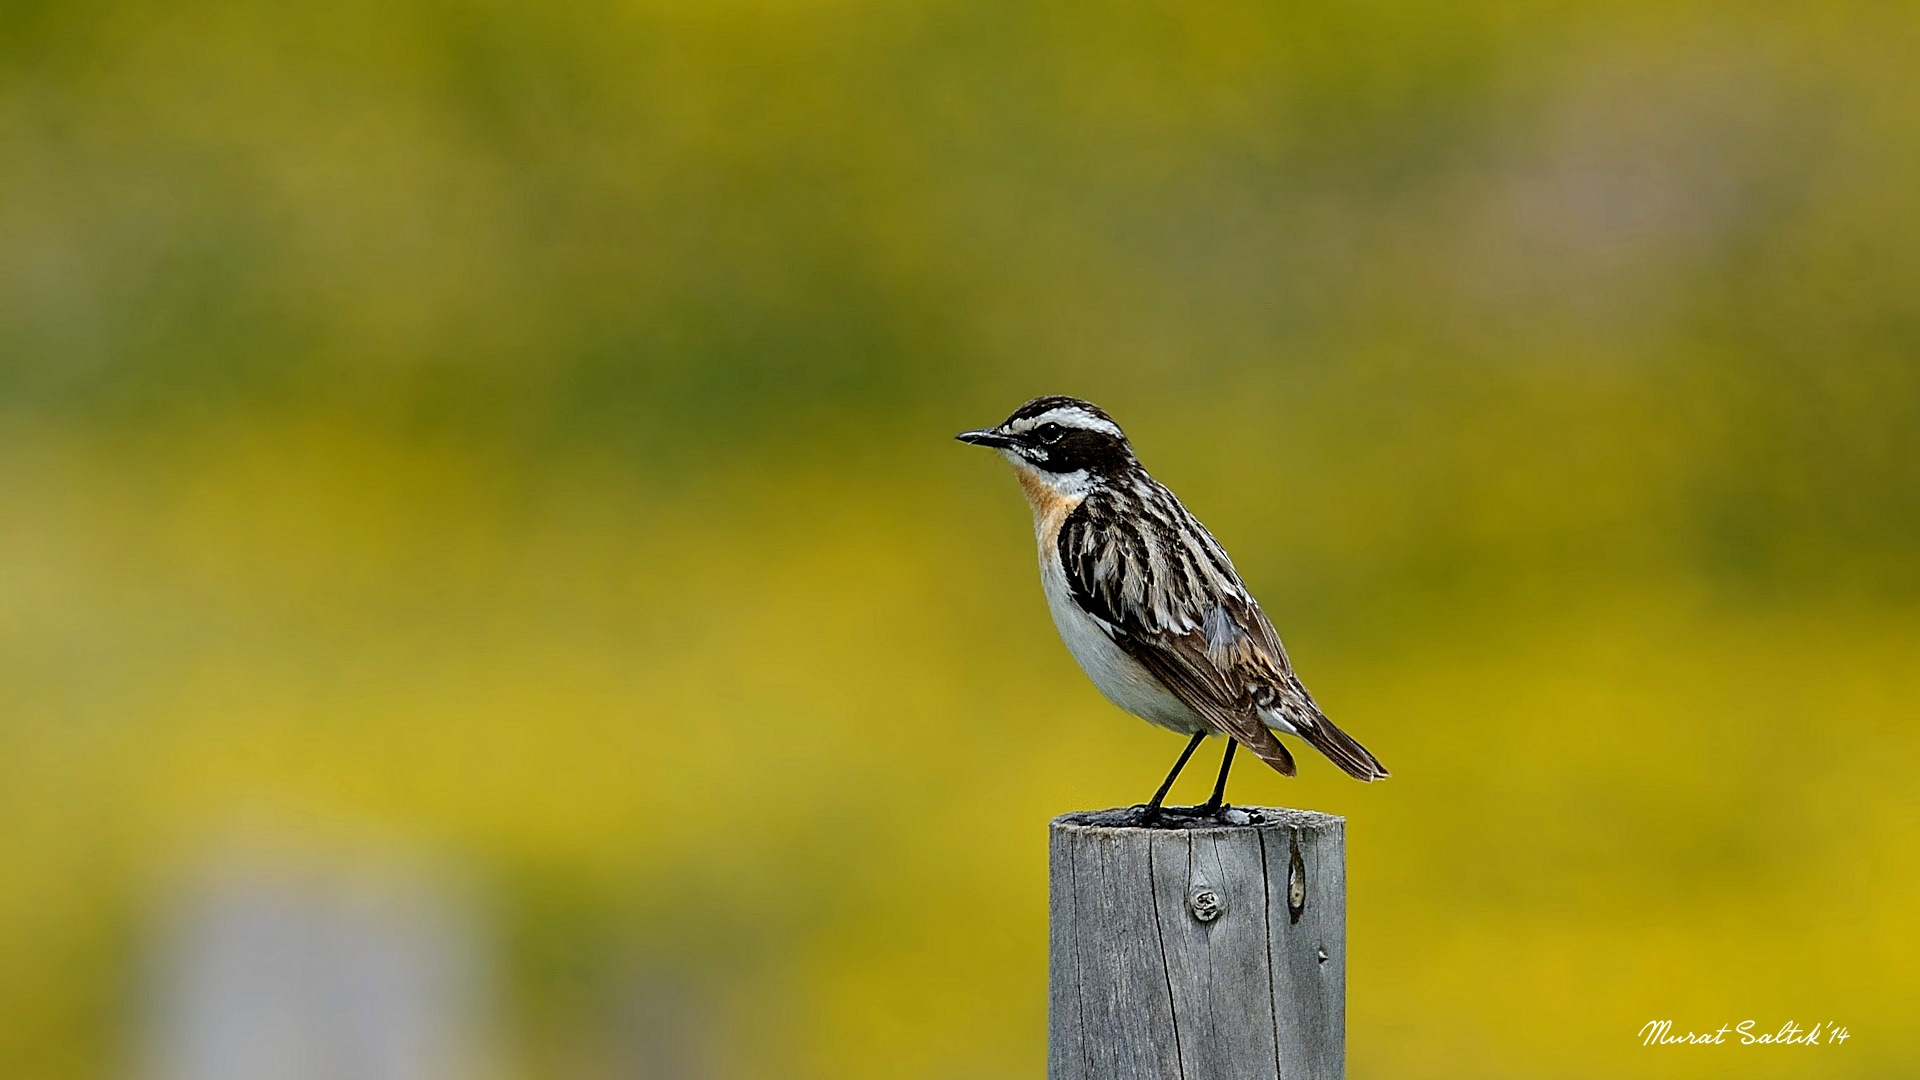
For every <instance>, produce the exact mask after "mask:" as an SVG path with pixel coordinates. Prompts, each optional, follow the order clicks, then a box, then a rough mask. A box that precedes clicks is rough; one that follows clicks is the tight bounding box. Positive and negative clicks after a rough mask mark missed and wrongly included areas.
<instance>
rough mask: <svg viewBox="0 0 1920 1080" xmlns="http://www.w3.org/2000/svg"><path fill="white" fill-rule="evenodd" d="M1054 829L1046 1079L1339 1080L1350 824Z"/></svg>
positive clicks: (1249, 817) (1290, 821) (1112, 814)
mask: <svg viewBox="0 0 1920 1080" xmlns="http://www.w3.org/2000/svg"><path fill="white" fill-rule="evenodd" d="M1229 813H1230V814H1231V815H1232V817H1233V820H1234V821H1235V822H1239V821H1242V820H1244V821H1245V823H1244V824H1237V823H1236V824H1220V823H1218V822H1214V821H1204V822H1203V821H1196V820H1185V821H1182V820H1180V819H1177V818H1176V819H1174V820H1172V821H1170V822H1169V823H1168V824H1169V825H1170V826H1173V827H1161V828H1155V829H1142V828H1138V827H1132V826H1130V825H1128V824H1127V822H1129V821H1130V820H1132V819H1133V816H1134V811H1131V810H1104V811H1096V812H1091V813H1080V814H1067V815H1065V816H1063V817H1058V818H1055V819H1054V820H1053V825H1052V843H1051V845H1050V847H1051V850H1050V856H1049V861H1050V863H1051V879H1052V888H1051V894H1052V895H1051V897H1050V907H1051V933H1050V935H1049V939H1050V947H1049V957H1048V981H1049V983H1050V987H1049V989H1050V994H1049V997H1048V1006H1047V1077H1048V1080H1158V1078H1162V1077H1164V1078H1167V1080H1239V1078H1249V1080H1250V1078H1255V1077H1257V1078H1260V1080H1276V1078H1277V1080H1340V1078H1342V1077H1344V1076H1345V1074H1346V987H1347V979H1346V960H1347V883H1346V877H1347V875H1346V835H1345V833H1346V820H1345V819H1344V818H1339V817H1334V816H1333V815H1330V814H1317V813H1313V812H1310V811H1305V810H1283V809H1270V808H1256V807H1236V808H1234V809H1233V810H1231V811H1229Z"/></svg>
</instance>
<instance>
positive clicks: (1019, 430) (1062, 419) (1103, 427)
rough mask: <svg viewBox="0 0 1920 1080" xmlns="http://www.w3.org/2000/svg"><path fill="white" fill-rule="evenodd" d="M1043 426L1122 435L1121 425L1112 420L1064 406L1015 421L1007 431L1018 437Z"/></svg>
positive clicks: (1077, 408)
mask: <svg viewBox="0 0 1920 1080" xmlns="http://www.w3.org/2000/svg"><path fill="white" fill-rule="evenodd" d="M1041 424H1059V425H1060V426H1061V427H1070V428H1080V429H1081V430H1083V431H1104V432H1106V433H1107V434H1109V435H1113V436H1118V435H1119V434H1120V427H1119V425H1117V424H1115V423H1114V422H1113V421H1111V420H1102V419H1101V418H1099V417H1097V416H1095V415H1093V414H1092V413H1090V412H1088V411H1087V410H1085V409H1082V408H1080V407H1078V406H1075V405H1062V406H1060V407H1059V408H1056V409H1048V410H1047V411H1046V412H1043V413H1041V414H1040V415H1039V416H1034V417H1029V418H1027V419H1025V420H1015V421H1014V422H1013V423H1011V424H1008V425H1007V430H1008V431H1011V432H1013V433H1014V434H1016V435H1021V434H1025V433H1026V432H1029V431H1032V430H1033V429H1034V428H1037V427H1039V426H1040V425H1041Z"/></svg>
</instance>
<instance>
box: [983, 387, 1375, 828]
mask: <svg viewBox="0 0 1920 1080" xmlns="http://www.w3.org/2000/svg"><path fill="white" fill-rule="evenodd" d="M955 437H956V438H958V439H959V440H960V441H961V442H966V443H973V444H974V445H976V446H987V447H991V448H993V449H995V450H998V451H1000V454H1001V456H1003V457H1005V458H1006V459H1007V460H1008V461H1009V462H1011V463H1012V464H1013V469H1014V474H1015V476H1016V477H1017V478H1018V479H1019V481H1020V488H1021V490H1022V491H1024V492H1025V493H1026V496H1027V502H1029V503H1030V504H1032V506H1033V526H1034V532H1035V533H1036V535H1037V536H1038V539H1039V542H1040V584H1041V586H1042V588H1044V589H1045V591H1046V595H1047V607H1048V608H1049V609H1050V610H1051V611H1052V612H1053V623H1054V626H1056V627H1057V628H1058V629H1059V631H1060V637H1061V638H1062V639H1063V640H1064V641H1065V642H1066V645H1067V649H1068V651H1070V652H1072V653H1073V658H1074V659H1075V660H1077V661H1079V662H1080V667H1081V668H1082V669H1083V670H1084V671H1086V673H1087V676H1088V678H1091V679H1092V680H1093V684H1094V685H1095V686H1096V687H1098V688H1099V689H1100V692H1101V693H1102V694H1104V695H1106V698H1107V700H1108V701H1111V702H1113V703H1114V704H1115V705H1118V706H1120V707H1121V708H1122V709H1125V710H1127V711H1128V712H1130V713H1132V714H1134V715H1135V716H1138V717H1140V718H1141V719H1143V720H1146V721H1149V722H1150V723H1154V724H1158V725H1160V726H1161V727H1164V728H1169V729H1171V730H1173V731H1177V732H1180V733H1181V734H1183V735H1191V736H1192V739H1191V740H1189V741H1188V743H1187V748H1186V749H1185V750H1184V751H1182V752H1181V754H1180V760H1178V761H1176V762H1175V763H1174V766H1173V771H1172V772H1170V773H1168V774H1167V779H1166V782H1165V783H1162V784H1161V785H1160V789H1159V790H1158V791H1156V792H1154V794H1153V798H1152V799H1151V800H1150V801H1149V802H1147V804H1146V805H1145V806H1144V807H1143V808H1142V818H1143V820H1145V821H1148V822H1151V821H1153V820H1156V819H1157V818H1158V817H1159V816H1160V813H1161V805H1160V804H1161V802H1162V801H1163V800H1164V799H1165V798H1166V796H1167V791H1168V790H1169V789H1170V788H1172V787H1173V781H1174V778H1175V777H1177V776H1179V775H1180V770H1181V769H1183V768H1185V767H1186V764H1187V759H1188V758H1190V757H1192V756H1193V752H1194V750H1196V749H1197V748H1198V747H1199V746H1200V741H1201V740H1202V739H1204V738H1206V737H1207V736H1208V735H1225V736H1227V738H1228V740H1229V741H1228V743H1227V749H1226V753H1225V755H1224V756H1223V758H1222V760H1221V763H1220V776H1219V779H1218V780H1216V781H1215V783H1214V787H1213V797H1212V798H1210V799H1209V800H1207V802H1206V804H1205V805H1204V806H1201V807H1198V808H1196V810H1197V812H1198V813H1201V814H1206V815H1211V814H1216V813H1218V812H1219V811H1220V809H1221V808H1222V806H1223V805H1224V804H1223V802H1222V800H1223V799H1224V798H1225V795H1226V787H1227V773H1228V771H1229V770H1230V769H1231V768H1232V767H1233V751H1234V747H1235V746H1239V745H1244V746H1245V747H1246V748H1247V749H1248V750H1251V751H1252V752H1253V753H1254V754H1256V755H1258V756H1259V758H1260V760H1262V761H1264V762H1266V763H1267V764H1269V765H1271V766H1273V767H1274V768H1275V769H1276V770H1278V771H1279V772H1280V773H1281V775H1283V776H1292V775H1293V774H1294V764H1293V755H1291V754H1289V753H1288V752H1287V748H1286V746H1285V745H1284V744H1283V743H1281V742H1280V740H1279V739H1277V738H1275V737H1274V732H1279V733H1281V734H1284V735H1296V736H1299V737H1300V738H1301V739H1302V740H1304V741H1305V742H1306V743H1307V744H1308V745H1309V746H1312V747H1313V748H1314V749H1316V750H1318V751H1320V752H1321V753H1322V754H1325V755H1326V756H1327V757H1328V758H1329V759H1331V760H1332V761H1333V763H1334V764H1335V765H1338V766H1340V767H1341V768H1342V769H1344V770H1346V772H1347V774H1348V775H1350V776H1353V777H1355V778H1356V779H1360V780H1374V779H1377V778H1379V777H1383V776H1386V775H1387V770H1386V766H1384V765H1381V764H1380V762H1379V759H1377V758H1375V757H1374V756H1373V755H1372V754H1370V753H1368V752H1367V749H1366V747H1363V746H1361V745H1360V744H1359V743H1357V742H1355V741H1354V740H1353V737H1352V736H1350V735H1348V734H1347V733H1346V732H1344V731H1341V730H1340V729H1339V728H1337V727H1335V726H1334V725H1333V721H1331V720H1328V719H1327V718H1326V716H1325V715H1324V714H1323V713H1321V711H1320V709H1319V706H1317V705H1315V704H1314V703H1313V696H1312V695H1311V694H1308V693H1307V688H1306V687H1305V686H1302V685H1301V684H1300V679H1299V678H1298V677H1297V676H1295V675H1294V673H1293V665H1291V664H1289V663H1288V662H1287V652H1286V650H1285V649H1284V648H1282V647H1281V645H1280V636H1279V635H1278V634H1276V633H1275V632H1274V629H1273V624H1272V623H1270V622H1268V621H1267V617H1266V615H1265V614H1264V613H1262V612H1261V610H1260V605H1259V604H1256V603H1255V602H1254V600H1253V597H1252V596H1251V595H1249V594H1248V592H1247V587H1246V586H1245V585H1244V584H1242V583H1241V581H1240V575H1239V574H1237V573H1235V572H1234V569H1233V563H1232V562H1231V561H1229V560H1228V559H1227V553H1226V552H1225V551H1222V550H1221V549H1220V544H1219V543H1218V542H1217V541H1215V540H1214V538H1213V534H1212V533H1209V532H1208V531H1207V529H1206V526H1204V525H1202V524H1200V522H1199V521H1197V520H1195V519H1194V516H1193V515H1192V514H1190V513H1188V512H1187V508H1186V507H1185V506H1182V505H1181V504H1180V500H1179V499H1176V498H1174V495H1173V492H1171V491H1168V490H1167V489H1166V488H1164V487H1162V486H1160V483H1159V482H1158V481H1156V480H1154V478H1153V477H1151V476H1149V475H1147V470H1146V469H1144V468H1142V467H1141V465H1140V462H1139V460H1138V459H1137V458H1135V457H1134V455H1133V447H1132V446H1130V445H1129V444H1128V443H1127V437H1126V436H1125V435H1124V434H1122V433H1121V431H1120V426H1119V425H1118V424H1116V423H1114V422H1113V418H1112V417H1110V416H1108V415H1107V414H1106V413H1105V412H1103V411H1101V410H1100V409H1099V408H1098V407H1097V406H1095V405H1093V404H1092V403H1090V402H1086V401H1081V400H1080V399H1078V398H1071V397H1042V398H1035V399H1033V400H1032V401H1029V402H1027V403H1026V404H1025V405H1022V406H1020V408H1018V409H1016V410H1014V413H1013V415H1012V416H1009V417H1007V419H1006V420H1005V421H1004V422H1003V423H1001V424H1000V425H999V426H997V427H991V428H983V429H981V430H979V431H963V432H961V433H960V434H959V435H957V436H955Z"/></svg>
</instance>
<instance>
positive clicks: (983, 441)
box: [954, 428, 1013, 450]
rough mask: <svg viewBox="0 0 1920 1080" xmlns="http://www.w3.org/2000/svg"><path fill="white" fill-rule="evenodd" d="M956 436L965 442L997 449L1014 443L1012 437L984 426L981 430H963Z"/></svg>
mask: <svg viewBox="0 0 1920 1080" xmlns="http://www.w3.org/2000/svg"><path fill="white" fill-rule="evenodd" d="M954 438H956V439H959V440H960V441H961V442H963V443H972V444H973V445H975V446H991V447H993V448H994V449H995V450H1005V449H1006V448H1007V447H1009V446H1012V445H1013V440H1012V439H1009V438H1007V437H1006V436H1005V435H1002V434H1000V433H999V432H997V431H995V430H993V429H992V428H982V429H981V430H979V431H963V432H961V433H960V434H958V435H955V436H954Z"/></svg>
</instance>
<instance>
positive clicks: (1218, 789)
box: [1200, 735, 1240, 817]
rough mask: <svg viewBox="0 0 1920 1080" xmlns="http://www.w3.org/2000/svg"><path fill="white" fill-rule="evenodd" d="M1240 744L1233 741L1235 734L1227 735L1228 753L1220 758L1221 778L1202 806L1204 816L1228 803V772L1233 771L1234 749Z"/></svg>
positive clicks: (1217, 810) (1213, 812) (1218, 810)
mask: <svg viewBox="0 0 1920 1080" xmlns="http://www.w3.org/2000/svg"><path fill="white" fill-rule="evenodd" d="M1239 745H1240V744H1239V743H1237V742H1234V741H1233V736H1231V735H1229V736H1227V752H1226V755H1225V756H1223V757H1222V758H1221V759H1220V778H1219V779H1218V780H1215V781H1214V782H1213V797H1212V798H1210V799H1208V800H1207V805H1205V806H1202V807H1201V808H1200V813H1201V814H1202V815H1203V816H1207V817H1211V816H1213V815H1214V814H1217V813H1219V812H1220V808H1221V807H1222V806H1225V805H1226V801H1225V800H1226V797H1227V773H1229V772H1231V771H1233V749H1234V747H1236V746H1239Z"/></svg>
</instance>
